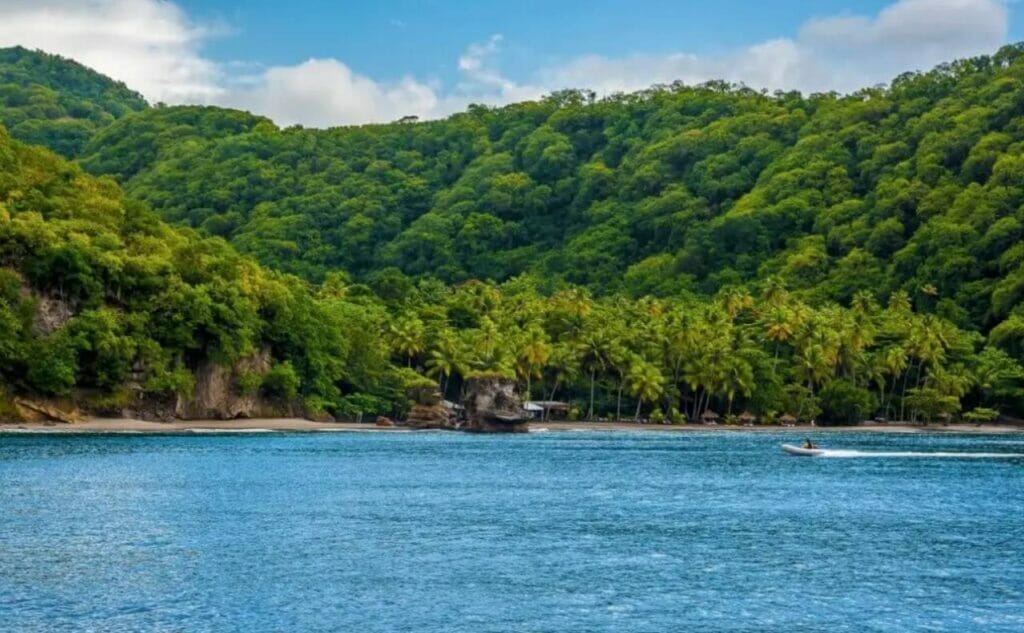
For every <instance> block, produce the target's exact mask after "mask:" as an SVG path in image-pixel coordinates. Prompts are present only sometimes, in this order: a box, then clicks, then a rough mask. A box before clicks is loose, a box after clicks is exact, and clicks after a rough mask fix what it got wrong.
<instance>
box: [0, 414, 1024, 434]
mask: <svg viewBox="0 0 1024 633" xmlns="http://www.w3.org/2000/svg"><path fill="white" fill-rule="evenodd" d="M530 430H531V431H533V432H544V431H549V432H558V431H562V432H566V431H574V432H583V431H617V432H638V431H642V432H654V433H692V432H724V433H736V432H747V433H749V432H755V433H763V432H768V433H793V434H795V435H799V434H809V433H833V432H865V433H972V434H1000V433H1024V427H1021V426H1010V425H999V424H963V423H958V424H927V425H926V424H917V425H911V424H863V425H859V426H811V425H806V424H805V425H795V426H738V425H737V426H730V425H722V424H681V425H672V424H641V423H635V422H625V421H620V422H582V421H575V422H563V421H535V422H531V423H530ZM378 431H379V432H383V433H411V432H414V431H415V430H414V429H409V428H405V427H402V426H395V427H379V426H375V425H374V424H372V423H355V422H314V421H312V420H306V419H303V418H238V419H234V420H175V421H174V422H151V421H146V420H135V419H131V418H88V419H86V420H85V421H83V422H78V423H74V424H67V423H61V422H32V423H28V422H17V423H8V424H0V433H231V432H239V433H242V432H245V433H259V432H267V433H270V432H378Z"/></svg>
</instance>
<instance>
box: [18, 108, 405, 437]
mask: <svg viewBox="0 0 1024 633" xmlns="http://www.w3.org/2000/svg"><path fill="white" fill-rule="evenodd" d="M379 312H380V309H378V308H376V307H375V304H374V303H373V302H370V303H367V304H366V305H363V304H360V303H358V302H343V301H341V300H340V299H337V298H332V297H320V296H317V294H316V292H315V289H314V288H311V287H309V286H308V285H306V284H304V283H303V282H301V281H299V280H298V279H295V278H291V277H288V276H285V275H282V274H279V273H274V272H270V271H267V270H265V269H263V268H261V267H260V266H259V265H257V264H256V263H254V262H252V261H251V260H249V259H247V258H244V257H241V256H239V255H238V254H237V253H236V252H235V251H234V249H233V248H231V246H229V245H228V244H226V243H224V242H223V240H220V239H210V238H202V237H200V236H198V235H196V234H195V233H194V232H193V231H191V230H179V229H173V228H170V227H168V226H167V225H165V224H164V223H162V222H161V221H160V220H159V219H158V218H157V217H156V216H155V215H153V213H152V212H151V211H149V210H148V209H147V208H146V207H145V206H144V205H142V204H140V203H138V202H135V201H132V200H130V199H128V198H126V197H125V196H124V194H123V193H122V192H121V191H120V189H119V187H118V186H117V185H116V184H114V183H113V182H111V181H109V180H106V179H105V180H98V179H96V178H93V177H91V176H88V175H87V174H84V173H83V172H82V171H81V169H80V168H79V167H78V166H76V165H74V164H71V163H68V162H66V161H64V160H62V159H60V158H59V157H57V156H55V155H54V154H52V153H50V152H49V151H47V150H44V149H41V148H35V147H30V146H26V145H23V144H20V143H18V142H15V141H12V140H11V138H10V137H9V136H8V134H7V132H6V131H5V130H4V129H3V128H2V127H0V418H2V417H4V414H6V413H9V411H5V410H3V409H4V405H3V403H4V402H7V406H8V407H9V405H10V403H9V401H8V400H7V398H8V397H10V396H18V395H28V396H42V397H65V398H72V399H74V400H76V401H79V403H80V404H82V405H83V406H85V407H87V408H88V409H91V410H99V411H107V410H109V411H115V412H116V411H118V410H120V409H121V408H127V407H131V406H136V405H138V400H139V399H143V400H145V399H147V398H156V399H161V398H165V397H174V396H176V395H178V394H182V395H185V396H188V395H189V394H191V393H192V391H193V389H194V387H195V381H196V376H195V372H196V370H197V369H198V368H199V367H201V366H203V365H204V364H205V363H208V362H215V363H218V364H222V365H225V366H229V367H230V366H232V365H235V364H237V363H239V362H240V361H244V359H246V358H249V357H252V356H253V355H255V354H257V353H258V352H260V351H261V350H265V353H266V354H268V355H269V357H268V358H267V360H268V361H269V362H267V363H265V365H264V366H263V367H262V368H261V369H260V370H259V371H258V372H257V373H253V374H252V375H246V376H242V377H240V379H241V382H242V383H243V384H240V385H238V387H239V388H242V389H245V390H249V391H251V392H253V393H257V392H258V393H262V394H263V395H265V396H266V397H268V398H270V399H272V400H275V401H277V402H279V403H281V404H282V406H284V405H287V404H290V403H296V406H301V407H303V408H304V409H305V410H306V411H314V412H315V411H322V410H324V409H326V408H331V409H332V410H335V411H337V410H340V409H343V408H344V406H345V402H346V400H345V398H344V397H345V395H349V394H353V393H358V391H359V389H361V388H366V389H373V390H375V391H376V392H378V393H380V394H383V396H384V397H387V396H388V394H392V395H393V394H394V393H397V392H395V391H394V390H395V389H396V388H398V389H400V388H401V384H402V383H401V379H400V378H399V377H398V375H397V374H396V373H395V371H393V370H392V369H391V367H390V366H389V365H388V364H387V357H386V355H387V350H386V348H385V347H384V346H383V343H382V342H381V341H380V340H379V338H374V334H373V332H374V329H373V327H372V326H371V325H370V324H371V323H374V322H379V320H380V318H379V316H377V315H378V313H379ZM352 330H362V331H364V334H363V336H361V337H353V336H345V335H344V333H345V332H347V331H352ZM353 359H355V360H353ZM389 389H390V390H392V391H389ZM364 399H365V397H364Z"/></svg>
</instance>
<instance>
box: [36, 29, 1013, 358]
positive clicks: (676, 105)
mask: <svg viewBox="0 0 1024 633" xmlns="http://www.w3.org/2000/svg"><path fill="white" fill-rule="evenodd" d="M1021 50H1022V48H1021V47H1020V46H1010V47H1006V48H1004V49H1002V50H1001V51H999V52H998V53H997V54H996V55H994V56H991V57H977V58H973V59H969V60H961V61H958V62H955V63H951V64H945V65H942V66H939V67H937V68H936V69H934V70H932V71H930V72H927V73H910V74H905V75H902V76H900V77H899V78H897V79H896V80H895V81H893V83H892V84H891V85H890V86H889V87H888V88H884V89H878V88H872V89H867V90H863V91H860V92H857V93H854V94H851V95H848V96H837V95H831V94H830V95H812V96H802V95H799V94H797V93H779V94H775V95H765V94H761V93H757V92H754V91H751V90H749V89H747V88H744V87H737V86H730V85H727V84H724V83H721V82H712V83H709V84H706V85H703V86H695V87H694V86H683V85H681V84H673V85H671V86H661V87H658V88H654V89H651V90H647V91H644V92H640V93H635V94H629V95H614V96H609V97H607V98H604V99H594V98H592V96H591V95H587V94H585V93H578V92H571V91H570V92H562V93H557V94H554V95H551V96H549V97H546V98H544V99H542V100H540V101H536V102H528V103H521V104H515V105H510V106H505V107H502V108H488V107H474V108H471V109H470V111H468V112H466V113H462V114H457V115H455V116H452V117H450V118H448V119H445V120H441V121H431V122H425V123H415V124H409V123H402V124H397V123H396V124H391V125H370V126H361V127H348V128H336V129H331V130H308V129H302V128H297V127H296V128H288V129H283V130H282V129H278V128H276V127H275V126H274V125H273V124H272V123H271V122H270V121H268V120H266V119H263V118H261V117H257V116H253V115H250V114H247V113H243V112H238V111H233V110H225V109H221V108H208V107H173V108H167V107H160V108H150V109H144V110H141V111H139V112H136V113H132V114H129V115H127V116H123V117H120V118H119V119H118V120H116V121H114V122H112V123H111V124H109V125H107V126H106V127H104V128H102V129H100V130H98V131H97V132H96V133H95V134H93V135H92V136H91V137H90V139H89V141H88V143H87V144H86V146H85V147H83V148H82V149H81V151H80V152H79V153H78V156H79V157H80V159H81V163H82V164H83V165H84V166H85V167H86V168H87V169H88V170H90V171H92V172H94V173H97V174H108V175H112V176H115V177H116V178H118V179H119V180H120V181H121V182H122V184H123V185H124V186H125V187H126V188H127V190H128V191H129V193H130V194H131V195H133V196H135V197H137V198H139V199H141V200H144V201H146V202H147V203H149V204H150V205H151V206H152V207H153V208H154V209H155V210H156V211H157V212H158V213H159V214H160V215H161V216H162V217H164V218H165V219H168V220H170V221H172V222H176V223H184V224H188V225H191V226H194V227H198V228H201V229H202V230H203V231H205V232H208V233H210V234H213V235H218V236H222V237H224V238H226V239H229V240H230V241H231V242H232V243H233V244H234V245H235V246H237V247H238V248H239V249H240V250H242V251H243V252H245V253H247V254H249V255H252V256H253V257H255V258H256V259H258V260H259V261H260V262H262V263H264V264H266V265H269V266H272V267H274V268H276V269H279V270H283V271H286V272H289V273H293V274H296V275H299V276H301V277H303V278H305V279H308V280H311V281H319V280H321V279H323V278H325V276H326V275H328V274H330V273H332V272H334V271H336V270H339V269H344V270H347V271H348V272H349V273H351V275H352V279H353V280H355V281H360V282H369V283H370V284H371V286H373V288H374V290H375V291H377V292H378V293H379V294H380V296H381V297H383V298H385V299H386V300H388V301H399V300H400V298H401V297H402V296H403V295H404V294H408V292H409V289H410V287H411V284H412V283H413V282H414V279H410V278H409V277H412V278H416V277H426V276H433V277H437V278H439V279H441V280H443V281H445V282H449V283H459V282H462V281H465V280H467V279H473V278H477V279H492V280H495V281H503V280H506V279H510V278H513V277H515V276H517V275H519V274H521V273H524V272H528V273H533V274H534V275H535V276H536V277H537V278H539V279H544V280H545V286H546V290H548V291H551V290H554V289H556V288H557V287H559V286H562V285H564V284H566V283H574V284H581V285H585V286H587V287H588V288H590V289H591V290H592V291H594V292H595V293H596V294H599V295H609V294H616V293H619V292H625V293H628V294H630V295H631V296H633V297H640V296H643V295H648V294H653V295H656V296H662V297H669V296H677V297H678V296H684V295H688V294H691V293H700V294H704V295H710V294H714V293H715V292H717V291H719V290H721V289H722V288H724V287H727V286H733V285H742V284H747V285H759V284H761V283H763V282H764V281H765V280H767V279H768V278H769V277H772V276H775V277H779V278H781V279H782V281H784V282H785V283H786V285H787V286H789V287H790V288H792V289H793V290H794V292H795V294H797V295H798V296H799V297H801V298H802V299H804V300H807V301H810V302H813V303H821V302H823V301H837V302H841V303H848V302H849V301H850V300H851V299H852V298H853V296H854V295H856V294H857V293H858V292H861V291H867V292H870V293H871V294H873V295H874V296H875V297H876V298H878V299H881V298H883V297H886V296H888V295H889V294H890V293H892V292H893V291H896V290H901V289H902V290H906V291H907V292H909V293H910V295H911V300H912V301H913V302H914V304H915V306H916V307H917V308H918V309H921V310H925V311H930V312H936V313H939V314H942V315H943V316H944V317H946V318H949V319H951V320H953V321H954V322H956V323H957V324H958V325H960V326H961V327H965V328H973V329H978V330H984V331H987V330H988V329H990V328H992V327H993V326H998V327H997V329H996V330H995V332H996V336H997V339H996V340H997V341H998V343H997V344H999V345H1000V346H1001V347H1004V348H1005V349H1008V350H1012V351H1013V352H1014V353H1015V354H1020V353H1021V350H1022V349H1024V347H1022V345H1024V344H1022V343H1021V340H1022V339H1021V337H1020V336H1018V334H1019V332H1018V330H1020V328H1019V327H1017V322H1016V321H1015V320H1014V319H1018V318H1019V315H1017V314H1016V310H1017V308H1016V306H1018V305H1019V303H1020V299H1021V297H1022V296H1024V283H1022V282H1021V280H1022V279H1024V277H1022V274H1021V272H1020V271H1021V270H1022V269H1021V264H1022V262H1024V255H1022V254H1021V253H1022V252H1024V251H1021V249H1020V247H1019V243H1020V241H1021V238H1022V237H1024V216H1021V208H1022V203H1024V198H1022V197H1021V195H1020V190H1021V187H1020V185H1021V183H1022V182H1024V176H1022V175H1021V174H1024V169H1022V163H1021V161H1020V160H1019V159H1017V158H1016V157H1017V156H1018V155H1019V154H1020V152H1021V150H1022V147H1024V128H1021V126H1020V125H1019V124H1018V123H1019V122H1018V118H1019V117H1016V116H1015V114H1016V112H1017V109H1018V106H1019V103H1020V95H1021V94H1022V92H1024V56H1022V55H1021ZM51 63H52V62H51ZM68 72H70V70H69V71H68ZM33 120H42V118H40V117H37V118H36V119H33ZM57 255H59V254H55V257H57ZM65 259H66V258H65ZM65 259H61V258H59V257H58V259H57V260H56V261H55V263H54V265H57V264H61V265H67V264H68V263H74V262H73V260H71V261H70V262H69V261H65ZM398 272H400V273H402V274H404V275H406V276H407V277H402V276H399V275H396V274H395V273H398ZM85 290H87V289H83V291H85Z"/></svg>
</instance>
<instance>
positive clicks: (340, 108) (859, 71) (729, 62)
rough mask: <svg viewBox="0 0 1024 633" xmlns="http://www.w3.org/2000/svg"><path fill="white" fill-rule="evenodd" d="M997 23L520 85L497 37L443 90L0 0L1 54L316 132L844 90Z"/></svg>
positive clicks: (855, 34)
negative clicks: (263, 59) (617, 98)
mask: <svg viewBox="0 0 1024 633" xmlns="http://www.w3.org/2000/svg"><path fill="white" fill-rule="evenodd" d="M392 24H394V22H392ZM1007 25H1008V9H1007V7H1006V4H1005V3H1004V2H1001V1H1000V0H896V1H895V2H894V3H893V4H890V5H889V6H887V7H886V8H885V9H883V10H882V11H881V12H880V13H878V15H875V16H864V15H855V14H845V15H839V16H830V17H821V18H817V19H813V20H810V21H808V22H807V23H805V24H804V25H802V27H801V28H800V30H799V33H798V34H797V36H795V37H793V38H779V39H773V40H768V41H764V42H760V43H756V44H754V45H751V46H748V47H745V48H741V49H737V50H734V51H732V52H729V53H726V54H721V55H711V56H704V55H693V54H687V53H684V52H680V53H672V54H664V55H652V54H636V55H631V56H625V57H618V58H609V57H603V56H600V55H584V56H581V57H578V58H575V59H572V60H569V61H568V62H566V63H563V64H560V65H557V66H551V67H546V68H541V69H539V70H537V71H536V72H535V73H534V74H533V79H532V80H531V81H528V82H520V81H514V80H512V79H510V78H508V76H507V75H505V74H504V73H502V72H501V70H500V68H499V66H498V57H499V55H500V52H501V45H502V36H501V35H500V34H496V35H492V36H491V37H490V38H489V39H487V40H486V41H483V42H481V43H476V44H471V45H470V46H469V47H468V48H467V49H466V51H465V53H463V55H462V56H461V57H459V59H458V61H457V68H458V71H459V79H458V81H457V82H455V84H454V85H452V86H450V87H449V88H447V89H446V88H444V87H442V86H440V85H439V84H437V83H436V82H427V81H423V80H420V79H416V78H414V77H411V76H407V77H404V78H402V79H400V80H396V81H390V82H388V81H379V80H376V79H373V78H371V77H367V76H364V75H360V74H359V73H357V72H355V71H353V70H352V68H350V67H349V66H348V65H346V64H345V63H344V62H342V61H339V60H337V59H310V60H307V61H304V62H302V63H299V64H296V65H287V66H274V67H270V68H263V67H259V66H256V65H253V64H251V63H249V62H246V61H236V62H230V63H218V62H214V61H212V60H210V59H208V58H207V57H205V56H204V55H203V53H202V45H203V43H204V42H205V41H206V40H207V39H208V38H209V37H211V36H213V35H215V34H218V33H220V32H222V31H223V29H222V28H220V27H218V26H217V25H204V24H198V23H196V22H194V21H193V20H191V19H190V18H189V16H188V15H187V14H186V13H185V12H184V11H182V10H181V9H180V8H179V7H178V6H177V5H176V4H174V3H173V2H172V1H170V0H0V46H10V45H14V44H21V45H24V46H27V47H30V48H40V49H43V50H46V51H48V52H53V53H58V54H61V55H65V56H67V57H72V58H74V59H77V60H78V61H81V62H82V63H84V64H86V65H88V66H91V67H93V68H96V69H97V70H99V71H100V72H103V73H105V74H107V75H109V76H111V77H114V78H115V79H119V80H121V81H124V82H125V83H126V84H128V85H129V86H130V87H132V88H134V89H136V90H139V91H140V92H142V93H143V94H144V95H145V96H146V97H147V98H149V99H150V100H151V101H165V102H168V103H216V104H220V105H226V106H232V107H241V108H245V109H249V110H251V111H253V112H256V113H258V114H265V115H268V116H270V117H271V118H273V119H274V120H275V121H276V122H277V123H279V124H281V125H288V124H292V123H302V124H304V125H311V126H317V127H327V126H331V125H341V124H352V123H366V122H372V121H391V120H394V119H397V118H399V117H402V116H405V115H410V114H414V115H417V116H420V117H424V118H434V117H440V116H444V115H447V114H450V113H452V112H456V111H459V110H462V109H464V108H465V107H466V106H467V105H468V104H469V103H473V102H477V103H488V104H505V103H510V102H514V101H521V100H525V99H534V98H537V97H539V96H541V95H542V94H545V93H547V92H551V91H553V90H559V89H562V88H570V87H575V88H589V89H593V90H595V91H597V92H598V93H600V94H608V93H611V92H617V91H631V90H640V89H643V88H647V87H649V86H650V85H652V84H655V83H671V82H673V81H676V80H681V81H683V82H685V83H691V84H692V83H699V82H703V81H707V80H709V79H726V80H729V81H736V82H743V83H746V84H747V85H750V86H752V87H757V88H761V87H764V88H770V89H775V88H782V89H799V90H803V91H807V92H814V91H824V90H838V91H850V90H855V89H857V88H860V87H863V86H868V85H873V84H876V83H880V82H887V81H889V80H890V79H892V77H893V76H895V75H896V74H898V73H900V72H903V71H905V70H908V69H927V68H929V67H931V66H933V65H935V64H937V63H940V62H942V61H947V60H950V59H954V58H957V57H963V56H969V55H976V54H981V53H987V52H991V51H993V50H994V49H996V48H997V47H998V46H1000V45H1001V44H1003V43H1004V42H1005V41H1006V36H1007V30H1008V26H1007Z"/></svg>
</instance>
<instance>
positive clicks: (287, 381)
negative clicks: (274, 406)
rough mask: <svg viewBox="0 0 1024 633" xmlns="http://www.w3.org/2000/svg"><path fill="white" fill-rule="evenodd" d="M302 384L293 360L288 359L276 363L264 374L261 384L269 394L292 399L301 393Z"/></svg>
mask: <svg viewBox="0 0 1024 633" xmlns="http://www.w3.org/2000/svg"><path fill="white" fill-rule="evenodd" d="M300 384H301V380H300V379H299V374H298V372H296V371H295V367H294V366H293V365H292V363H291V361H287V360H286V361H284V362H283V363H278V364H276V365H274V366H273V367H271V368H270V371H268V372H267V373H266V374H264V375H263V382H262V385H261V386H262V388H263V391H264V393H266V394H267V395H269V396H272V397H276V398H284V399H291V398H294V397H295V396H296V395H297V394H298V393H299V385H300Z"/></svg>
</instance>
